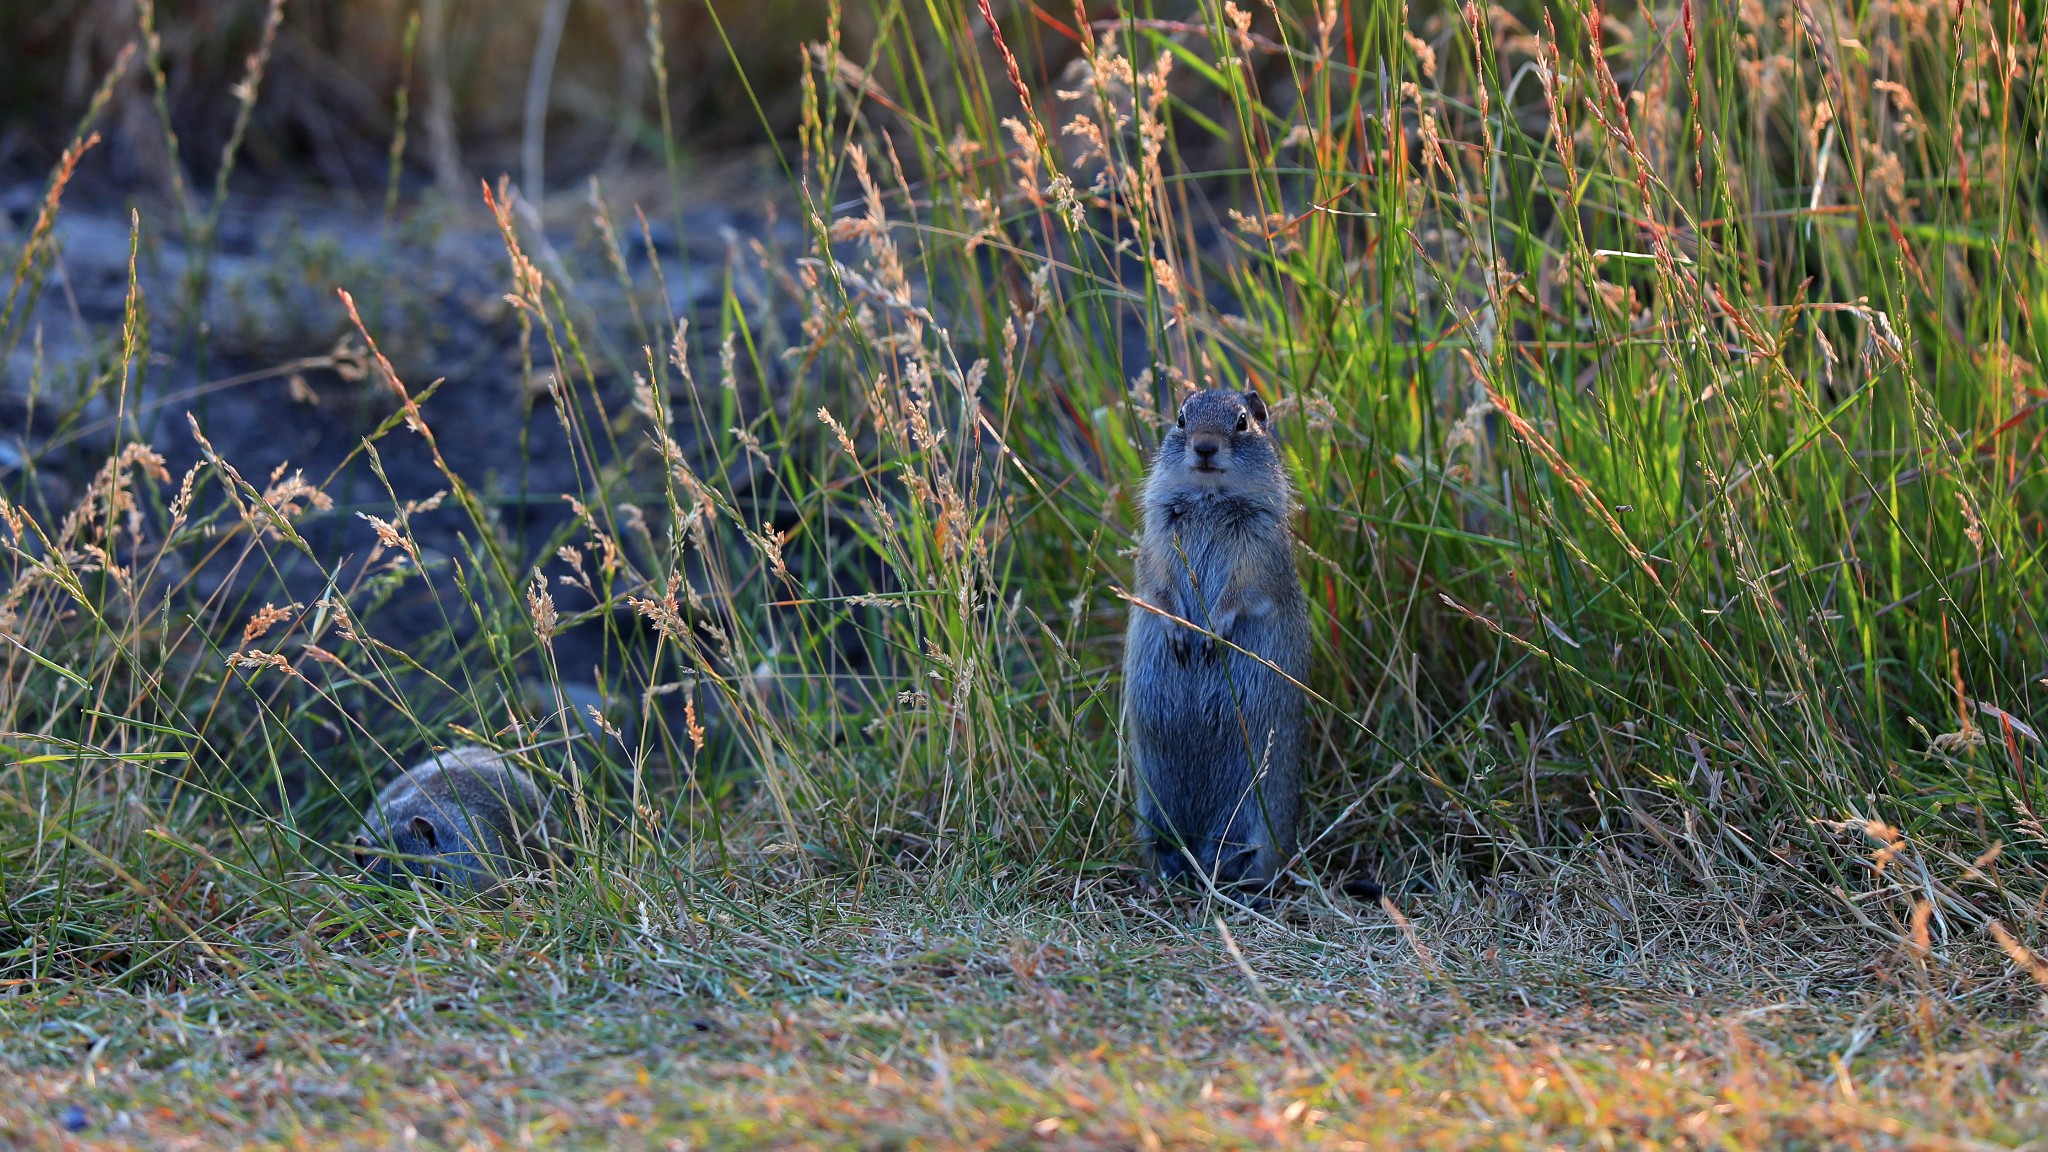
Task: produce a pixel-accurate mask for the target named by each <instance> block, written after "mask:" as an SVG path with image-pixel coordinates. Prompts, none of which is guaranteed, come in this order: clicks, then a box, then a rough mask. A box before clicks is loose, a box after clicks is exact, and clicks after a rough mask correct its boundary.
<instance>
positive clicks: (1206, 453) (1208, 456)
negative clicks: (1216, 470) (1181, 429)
mask: <svg viewBox="0 0 2048 1152" xmlns="http://www.w3.org/2000/svg"><path fill="white" fill-rule="evenodd" d="M1190 447H1192V448H1193V449H1194V450H1195V455H1196V456H1199V457H1201V460H1202V463H1204V464H1207V463H1208V462H1209V461H1211V460H1214V459H1215V458H1216V449H1217V448H1218V447H1220V445H1218V444H1217V443H1216V442H1215V441H1214V440H1197V441H1195V442H1194V443H1193V444H1192V445H1190Z"/></svg>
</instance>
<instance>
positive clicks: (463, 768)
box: [353, 745, 559, 893]
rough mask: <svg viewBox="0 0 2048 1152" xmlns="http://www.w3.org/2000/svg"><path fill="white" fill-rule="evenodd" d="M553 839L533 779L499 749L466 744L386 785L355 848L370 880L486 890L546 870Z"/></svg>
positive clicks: (545, 808)
mask: <svg viewBox="0 0 2048 1152" xmlns="http://www.w3.org/2000/svg"><path fill="white" fill-rule="evenodd" d="M558 842H559V838H558V836H557V834H556V830H555V824H554V818H553V813H552V812H551V811H550V808H549V805H548V804H547V803H546V801H545V800H544V799H543V798H542V796H541V792H540V789H539V788H537V787H535V786H534V783H533V779H532V777H530V776H528V775H527V774H526V773H525V771H523V770H522V769H520V768H519V767H518V766H517V765H515V764H513V763H512V762H511V761H510V760H508V759H506V758H505V757H504V756H502V755H500V754H499V753H497V752H493V751H491V750H490V749H488V748H480V747H477V746H475V745H464V746H462V747H458V748H451V749H449V750H448V751H446V752H441V753H437V754H435V755H433V756H429V757H428V758H426V759H425V760H422V761H420V762H419V763H418V764H415V765H413V766H412V767H410V768H408V769H406V770H405V771H404V772H401V773H400V774H399V775H398V776H397V777H396V778H394V779H393V780H392V781H391V782H390V783H389V784H386V785H385V786H384V788H383V790H382V791H381V792H379V793H378V794H377V799H376V801H375V802H374V803H372V804H371V806H370V809H369V810H368V811H367V812H365V813H364V815H363V825H362V827H361V828H360V829H359V830H358V831H357V832H356V835H355V841H354V845H353V851H354V853H355V855H356V858H357V860H358V861H360V862H361V864H362V866H363V869H364V871H365V872H366V873H367V874H368V875H369V876H370V877H371V878H372V879H376V880H382V881H384V882H386V883H393V882H398V883H402V882H404V881H405V880H406V879H407V878H416V879H419V880H423V881H426V882H427V883H429V884H431V885H433V886H434V887H435V888H437V889H439V890H441V891H443V892H447V891H450V890H455V891H474V892H479V893H490V892H492V891H495V890H496V889H497V887H498V886H499V885H500V884H501V883H502V882H503V881H504V880H505V879H506V878H507V877H510V876H515V875H518V874H520V873H522V872H529V871H532V870H534V869H537V868H542V867H545V866H546V864H547V861H548V860H549V858H550V855H551V854H553V853H554V852H555V846H556V845H557V844H558Z"/></svg>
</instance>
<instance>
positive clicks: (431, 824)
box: [350, 815, 457, 892]
mask: <svg viewBox="0 0 2048 1152" xmlns="http://www.w3.org/2000/svg"><path fill="white" fill-rule="evenodd" d="M380 841H381V842H380ZM456 846H457V845H455V844H454V843H452V842H451V841H450V840H449V835H448V833H447V832H444V830H443V829H442V828H441V826H440V824H439V822H438V821H436V820H435V819H434V818H433V817H431V816H421V815H415V816H411V817H408V818H405V819H401V820H399V821H398V822H397V823H396V824H394V825H392V826H390V827H378V828H376V830H375V832H374V834H373V832H372V829H371V828H367V827H366V828H364V829H363V830H362V831H361V832H358V833H356V837H355V842H354V843H353V844H352V845H351V846H350V851H351V852H352V853H353V854H354V856H355V858H356V862H357V864H359V865H360V866H361V867H362V869H363V872H364V874H365V876H366V877H367V878H368V879H371V880H375V881H378V882H380V883H386V884H389V883H391V882H393V881H395V880H397V879H399V878H400V877H403V876H412V877H416V878H418V879H420V880H424V881H426V882H427V883H428V884H429V885H430V886H431V887H433V888H434V889H436V890H437V891H441V892H446V891H447V890H448V887H449V876H448V870H447V869H446V868H445V867H443V866H442V865H441V864H439V863H437V862H436V861H435V859H434V858H436V857H439V856H440V855H441V854H442V853H443V852H446V851H448V850H449V849H450V848H453V847H456Z"/></svg>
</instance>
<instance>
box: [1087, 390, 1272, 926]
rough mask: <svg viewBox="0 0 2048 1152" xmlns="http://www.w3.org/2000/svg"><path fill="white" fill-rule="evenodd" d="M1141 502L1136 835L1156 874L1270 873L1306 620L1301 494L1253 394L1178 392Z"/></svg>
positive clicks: (1133, 659) (1127, 663)
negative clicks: (1299, 571) (1299, 538)
mask: <svg viewBox="0 0 2048 1152" xmlns="http://www.w3.org/2000/svg"><path fill="white" fill-rule="evenodd" d="M1144 509H1145V530H1144V538H1143V541H1142V543H1141V545H1140V548H1139V553H1138V568H1137V596H1138V599H1139V600H1140V601H1142V603H1138V604H1134V605H1132V608H1131V617H1130V624H1129V627H1128V630H1127V632H1126V635H1125V641H1124V708H1123V712H1124V731H1125V739H1126V742H1127V746H1128V748H1129V751H1130V754H1131V760H1132V764H1133V768H1134V770H1135V774H1136V780H1135V784H1136V791H1137V815H1138V825H1139V826H1138V834H1139V838H1140V840H1141V841H1142V842H1143V844H1144V846H1145V848H1146V855H1147V856H1148V858H1149V862H1150V864H1151V866H1152V867H1153V868H1154V870H1155V871H1157V872H1158V874H1159V875H1160V876H1162V877H1163V878H1166V879H1173V878H1176V877H1179V876H1182V875H1184V874H1185V873H1186V872H1187V871H1188V869H1190V868H1191V867H1199V868H1200V869H1201V870H1202V872H1203V873H1204V874H1205V875H1207V876H1209V877H1210V878H1212V880H1213V881H1214V882H1215V883H1218V884H1234V885H1240V886H1245V887H1263V886H1265V885H1267V884H1269V883H1271V882H1272V880H1273V879H1274V878H1275V876H1276V875H1277V874H1278V873H1279V870H1280V869H1281V868H1282V867H1283V866H1284V865H1285V864H1286V863H1287V861H1288V859H1289V858H1290V857H1292V856H1293V854H1294V846H1295V821H1296V816H1297V813H1298V811H1299V809H1300V806H1301V753H1302V728H1303V719H1302V692H1301V689H1300V688H1299V687H1297V682H1299V681H1301V680H1303V679H1305V678H1306V676H1307V672H1308V652H1309V625H1308V603H1307V600H1306V598H1305V597H1304V596H1303V595H1302V591H1301V581H1300V579H1299V577H1298V576H1297V575H1296V573H1295V567H1294V544H1293V541H1292V538H1291V537H1290V536H1289V535H1288V529H1287V520H1288V517H1289V515H1290V513H1291V512H1292V510H1293V492H1292V488H1291V486H1290V485H1289V483H1288V480H1287V472H1286V468H1285V466H1284V465H1283V464H1282V463H1281V460H1280V456H1279V452H1278V451H1277V449H1276V448H1275V445H1274V443H1273V441H1272V439H1271V437H1269V436H1268V435H1267V433H1266V406H1265V404H1264V402H1263V401H1261V400H1260V398H1259V397H1258V395H1257V394H1256V393H1253V392H1232V391H1208V392H1200V393H1196V394H1195V395H1194V396H1192V397H1190V398H1189V399H1188V400H1187V402H1186V403H1185V404H1184V405H1182V407H1181V410H1180V413H1179V415H1178V417H1177V418H1176V420H1175V425H1174V427H1173V428H1172V429H1170V430H1168V432H1167V434H1166V437H1165V440H1164V442H1163V443H1162V444H1161V445H1160V448H1159V453H1158V456H1157V457H1156V458H1155V459H1154V461H1153V465H1152V470H1151V473H1150V475H1149V476H1147V478H1146V483H1145V497H1144ZM1173 617H1178V618H1179V619H1178V620H1175V619H1173ZM1180 621H1186V622H1187V623H1186V624H1183V623H1181V622H1180ZM1190 624H1191V625H1193V627H1189V626H1188V625H1190ZM1219 640H1220V641H1221V642H1219Z"/></svg>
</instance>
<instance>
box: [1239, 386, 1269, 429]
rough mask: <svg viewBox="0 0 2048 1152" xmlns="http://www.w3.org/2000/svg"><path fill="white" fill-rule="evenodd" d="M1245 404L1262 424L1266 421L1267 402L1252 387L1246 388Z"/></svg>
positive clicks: (1254, 417) (1253, 417)
mask: <svg viewBox="0 0 2048 1152" xmlns="http://www.w3.org/2000/svg"><path fill="white" fill-rule="evenodd" d="M1244 406H1245V407H1246V408H1249V409H1251V413H1252V419H1254V420H1257V421H1258V422H1259V423H1261V424H1264V423H1265V422H1266V402H1265V400H1263V399H1261V398H1260V396H1259V394H1258V393H1257V392H1256V391H1254V390H1252V389H1250V388H1247V389H1245V390H1244Z"/></svg>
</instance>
